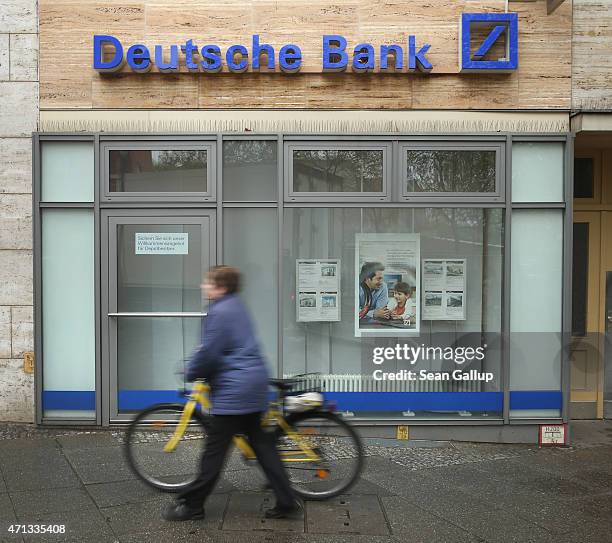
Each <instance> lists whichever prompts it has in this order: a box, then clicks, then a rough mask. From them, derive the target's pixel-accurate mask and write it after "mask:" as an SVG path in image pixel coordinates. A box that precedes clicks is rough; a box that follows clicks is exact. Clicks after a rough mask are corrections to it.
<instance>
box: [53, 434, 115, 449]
mask: <svg viewBox="0 0 612 543" xmlns="http://www.w3.org/2000/svg"><path fill="white" fill-rule="evenodd" d="M55 440H56V442H57V443H58V445H59V446H60V447H61V448H62V449H64V450H79V449H97V448H99V447H119V446H120V445H121V441H120V440H119V438H118V437H117V436H116V435H115V433H111V432H94V431H92V432H90V433H81V434H77V435H67V436H58V437H57V438H55Z"/></svg>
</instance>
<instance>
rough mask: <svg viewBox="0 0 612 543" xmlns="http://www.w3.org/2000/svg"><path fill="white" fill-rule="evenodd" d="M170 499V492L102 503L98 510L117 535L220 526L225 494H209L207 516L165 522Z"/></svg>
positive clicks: (205, 528)
mask: <svg viewBox="0 0 612 543" xmlns="http://www.w3.org/2000/svg"><path fill="white" fill-rule="evenodd" d="M173 500H174V498H173V497H172V496H170V495H166V496H160V497H158V498H156V499H154V500H149V501H146V502H143V503H138V504H128V505H122V506H116V507H105V508H102V509H100V512H101V514H102V515H103V516H104V518H105V519H106V521H107V522H108V524H109V526H110V527H111V528H112V530H113V532H114V533H115V534H117V535H128V534H131V533H141V532H160V533H162V532H165V533H176V534H185V533H196V532H197V533H200V532H206V531H211V530H212V531H214V530H219V529H220V528H221V522H222V519H223V512H224V511H225V508H226V506H227V500H228V494H213V495H212V496H210V498H209V499H208V500H207V502H206V507H205V511H206V518H205V519H204V520H197V521H188V522H168V521H165V520H163V519H162V516H161V515H162V511H163V509H164V507H165V506H166V505H167V504H168V503H171V502H172V501H173Z"/></svg>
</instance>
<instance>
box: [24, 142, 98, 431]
mask: <svg viewBox="0 0 612 543" xmlns="http://www.w3.org/2000/svg"><path fill="white" fill-rule="evenodd" d="M48 141H61V142H91V143H92V145H93V148H94V164H93V168H94V171H93V176H94V201H93V202H43V201H42V200H41V197H42V144H44V142H48ZM97 142H98V136H97V134H93V133H83V132H79V133H69V132H68V133H61V134H46V133H38V132H35V133H33V135H32V219H33V221H32V222H33V224H32V232H33V245H32V247H33V259H32V262H33V270H32V277H33V301H34V308H33V317H34V319H33V320H34V323H33V324H34V352H35V357H34V360H35V364H34V394H35V401H34V404H35V405H34V420H35V422H36V424H38V425H42V424H44V425H47V426H96V425H97V426H99V425H100V424H101V423H102V420H101V405H100V401H101V396H102V395H101V393H100V388H101V382H100V360H101V359H100V327H99V315H100V288H99V287H100V282H99V270H100V265H99V264H100V261H99V249H100V237H99V235H98V230H97V228H98V216H97V215H98V209H97V200H98V199H97V197H96V196H97V182H98V179H97V168H96V164H97V157H98V145H97ZM50 208H55V209H79V208H80V209H93V220H94V277H93V281H94V311H95V316H94V323H95V328H96V329H95V331H94V337H95V349H94V353H95V354H94V357H95V359H94V372H95V373H94V375H95V377H94V379H95V392H96V407H95V415H94V417H88V418H75V417H72V418H70V417H52V418H49V417H45V413H44V409H43V393H44V355H43V340H44V338H43V327H42V324H43V322H42V316H43V296H42V293H43V284H42V283H43V280H42V275H43V273H42V215H43V211H44V209H50Z"/></svg>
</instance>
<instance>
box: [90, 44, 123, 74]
mask: <svg viewBox="0 0 612 543" xmlns="http://www.w3.org/2000/svg"><path fill="white" fill-rule="evenodd" d="M104 44H109V45H112V46H113V47H114V48H115V55H114V56H113V58H112V59H111V60H107V61H105V60H104V50H103V49H104ZM122 65H123V47H122V45H121V42H120V41H119V40H118V39H117V38H115V36H98V35H94V61H93V67H94V70H98V71H99V72H116V71H117V70H120V69H121V66H122Z"/></svg>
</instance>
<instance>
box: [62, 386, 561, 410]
mask: <svg viewBox="0 0 612 543" xmlns="http://www.w3.org/2000/svg"><path fill="white" fill-rule="evenodd" d="M91 394H93V393H91ZM273 397H274V396H273V395H272V394H271V398H270V399H272V398H273ZM325 398H326V400H328V401H332V402H334V403H335V404H336V406H337V408H338V409H339V410H341V411H344V410H348V411H407V410H411V411H495V412H501V411H502V409H503V400H504V395H503V393H502V392H326V393H325ZM184 401H185V398H183V397H182V396H180V395H179V394H178V393H177V391H176V390H120V391H119V394H118V404H119V410H120V411H126V410H130V411H132V410H137V409H144V408H145V407H148V406H150V405H153V404H156V403H177V402H178V403H183V402H184ZM561 405H562V394H561V391H558V390H543V391H513V392H511V393H510V408H511V409H560V408H561ZM56 409H59V408H56ZM63 409H66V408H63Z"/></svg>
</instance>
